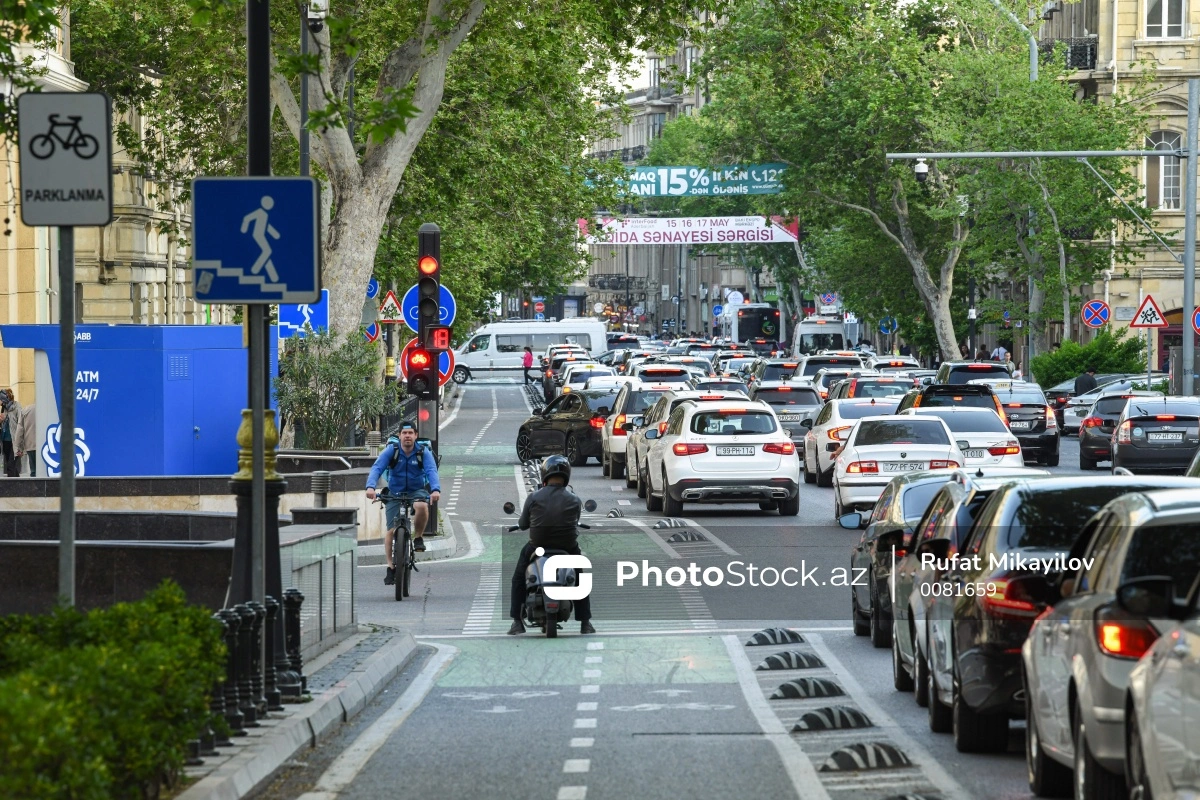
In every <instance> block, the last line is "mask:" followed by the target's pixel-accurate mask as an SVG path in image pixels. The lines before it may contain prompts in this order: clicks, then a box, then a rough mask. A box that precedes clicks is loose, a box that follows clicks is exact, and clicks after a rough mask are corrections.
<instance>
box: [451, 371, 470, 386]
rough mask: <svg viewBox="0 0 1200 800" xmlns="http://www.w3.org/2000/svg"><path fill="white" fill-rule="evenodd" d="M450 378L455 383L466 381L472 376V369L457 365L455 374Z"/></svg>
mask: <svg viewBox="0 0 1200 800" xmlns="http://www.w3.org/2000/svg"><path fill="white" fill-rule="evenodd" d="M450 378H451V379H452V380H453V381H454V382H455V383H466V382H467V381H468V380H470V378H471V371H470V370H469V369H467V368H466V367H455V368H454V374H453V375H451V376H450Z"/></svg>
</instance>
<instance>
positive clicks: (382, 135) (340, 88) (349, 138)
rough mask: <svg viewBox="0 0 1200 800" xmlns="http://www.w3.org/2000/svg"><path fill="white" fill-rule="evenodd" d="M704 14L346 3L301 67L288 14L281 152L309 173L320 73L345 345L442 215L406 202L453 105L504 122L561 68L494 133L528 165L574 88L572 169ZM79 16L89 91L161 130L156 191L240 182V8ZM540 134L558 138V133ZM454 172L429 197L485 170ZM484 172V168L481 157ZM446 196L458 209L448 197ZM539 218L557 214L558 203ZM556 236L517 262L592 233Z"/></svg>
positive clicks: (155, 156) (336, 304)
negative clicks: (393, 245) (298, 142)
mask: <svg viewBox="0 0 1200 800" xmlns="http://www.w3.org/2000/svg"><path fill="white" fill-rule="evenodd" d="M703 5H704V3H703V0H697V2H693V0H667V1H666V2H656V3H651V4H648V5H647V4H642V3H637V2H634V0H600V1H599V2H595V1H594V0H588V1H585V0H565V2H560V3H557V4H554V5H553V6H538V5H530V4H528V3H523V2H518V1H517V0H423V2H396V1H395V0H392V2H381V3H351V2H349V0H345V2H335V3H333V8H332V12H331V16H330V17H329V18H328V19H327V20H326V21H325V24H324V25H323V26H322V27H321V29H320V30H319V31H317V32H316V33H315V34H312V35H311V40H310V44H311V50H310V52H311V55H309V56H308V57H301V56H300V55H299V54H298V50H299V47H298V43H299V34H298V33H297V28H298V25H299V20H298V18H297V15H296V13H295V10H296V8H297V6H296V5H286V6H285V5H283V4H281V3H278V2H277V3H276V4H275V6H274V8H273V9H272V24H273V29H274V36H273V41H274V54H273V62H272V63H273V65H274V73H273V76H272V84H271V90H272V98H273V100H274V102H275V104H276V106H277V110H278V112H279V115H278V116H279V119H280V120H281V121H282V122H283V123H284V125H285V126H286V127H285V128H284V129H283V130H284V131H286V132H287V133H290V137H289V138H288V139H285V138H284V136H285V135H286V134H284V133H283V131H280V135H278V136H276V143H277V145H279V147H278V148H277V150H276V153H277V157H276V164H277V165H278V164H281V163H288V162H291V163H294V161H292V154H294V151H295V144H294V140H295V138H296V137H298V135H299V126H300V107H299V100H298V98H297V87H298V85H299V80H298V78H299V76H300V74H302V73H308V74H310V75H311V76H312V79H311V80H310V81H309V98H308V100H309V106H310V109H311V116H310V120H309V128H310V130H311V133H312V145H311V148H312V158H313V163H314V165H315V171H314V174H318V175H319V176H320V177H321V179H322V181H323V184H324V186H325V187H326V195H327V196H326V199H327V201H328V206H329V207H328V220H327V227H326V231H325V234H326V236H325V241H324V243H323V260H324V274H323V282H324V284H325V286H327V287H328V288H329V290H330V303H331V309H330V321H331V324H332V327H333V329H334V330H335V331H338V332H347V331H352V330H356V329H357V327H358V324H359V315H360V312H361V306H362V291H363V288H364V287H365V286H366V284H367V282H368V279H369V278H370V276H371V273H372V270H373V268H374V267H375V266H376V250H377V246H378V243H379V241H380V237H381V234H382V233H383V231H384V229H385V226H386V225H388V223H389V221H390V222H391V223H392V224H393V231H394V232H395V233H396V234H397V235H402V234H403V232H404V231H405V230H406V227H405V226H406V225H411V224H413V223H415V222H417V221H418V220H416V216H417V215H418V214H424V213H425V211H426V208H427V206H426V204H425V203H423V202H421V201H420V200H419V199H418V198H417V197H416V196H415V195H409V187H408V186H407V185H403V188H402V182H403V181H404V179H405V177H406V175H407V172H408V169H409V167H410V165H412V164H413V163H414V160H415V159H416V158H417V154H418V151H419V150H420V149H421V145H422V144H424V143H425V141H426V134H427V132H429V131H430V130H437V131H439V132H440V133H441V134H442V138H443V139H444V138H445V137H447V136H452V135H453V133H455V131H453V130H452V126H453V121H452V120H453V119H455V118H456V117H455V116H454V115H453V114H451V115H448V119H447V120H446V124H445V125H441V124H438V123H437V122H435V121H436V120H437V118H438V114H439V112H440V111H441V109H442V108H443V101H444V100H445V99H446V98H447V97H453V98H457V99H458V100H459V101H461V102H462V103H463V104H464V105H465V106H469V105H470V101H472V100H474V101H478V102H482V101H486V103H484V105H486V106H487V107H488V108H489V109H490V110H492V111H496V112H499V111H502V110H503V106H504V103H503V102H500V103H497V100H501V101H503V100H505V99H516V95H513V94H510V96H509V97H508V98H500V97H497V95H496V94H495V93H492V94H489V89H488V86H487V81H488V79H489V77H494V76H496V75H503V79H502V81H501V83H502V84H504V85H508V86H510V87H511V85H512V82H513V81H514V80H515V77H516V76H518V75H519V73H518V69H519V67H521V66H522V65H528V64H530V63H531V62H532V61H533V60H534V57H535V56H537V55H542V54H547V55H550V56H552V58H553V59H554V61H553V63H554V64H556V65H557V66H559V67H560V68H561V69H562V73H561V74H559V75H558V76H556V82H555V86H554V87H553V92H549V93H546V94H544V95H543V94H542V93H541V87H539V86H538V85H537V84H530V85H527V86H525V87H523V89H522V90H521V91H522V92H523V93H524V94H525V95H527V97H526V98H525V99H524V100H519V101H518V102H517V103H516V105H517V106H518V107H519V108H521V109H522V110H523V113H514V114H513V115H512V116H511V117H510V118H509V119H508V120H504V119H503V118H502V115H500V116H493V117H491V119H490V123H492V124H495V123H498V122H507V123H508V124H510V125H511V126H512V130H511V131H510V132H511V133H513V134H514V135H512V136H511V137H509V146H510V147H513V146H518V147H519V146H520V145H521V144H522V143H524V137H523V136H522V135H521V134H522V133H524V132H525V131H526V130H528V128H527V127H524V126H528V125H529V124H530V122H531V118H530V115H531V113H532V109H533V107H534V104H533V102H532V101H533V99H537V98H540V99H542V100H544V101H547V102H545V103H543V106H542V108H541V111H540V114H541V116H542V117H543V118H544V119H545V120H546V121H548V122H549V123H553V122H554V121H555V117H556V115H557V113H558V112H559V110H560V108H559V107H558V106H557V105H555V103H558V102H561V100H562V97H563V91H562V88H563V86H564V85H566V84H571V85H572V86H573V89H574V92H573V94H572V102H573V103H574V104H575V105H576V108H575V109H574V110H573V111H572V114H571V117H572V118H571V121H570V124H568V125H562V126H559V127H558V128H556V129H555V130H554V131H553V133H554V135H556V136H558V137H560V138H559V139H558V142H557V144H558V145H559V146H558V147H557V148H555V150H554V153H555V154H556V155H564V154H565V153H567V152H568V151H567V147H566V139H565V136H566V132H567V131H570V132H571V133H572V134H578V131H577V130H574V129H573V127H574V126H577V125H578V123H579V121H580V117H579V115H578V113H577V112H578V106H580V105H586V106H587V107H589V108H591V109H592V117H591V119H590V121H589V126H590V127H591V129H592V131H593V132H594V133H595V134H596V135H597V136H600V135H603V133H604V131H603V130H602V129H603V127H604V124H605V120H606V117H607V115H606V114H605V113H604V111H603V108H602V104H593V101H598V100H603V99H604V98H605V97H606V96H607V89H606V86H607V83H606V78H607V75H608V72H609V70H610V68H612V67H614V66H617V65H620V64H621V63H622V62H624V61H625V60H627V59H628V57H629V53H630V52H631V49H632V47H633V46H635V45H638V44H642V45H646V44H648V43H650V42H652V41H653V40H657V39H665V40H674V39H675V38H678V37H680V36H682V34H683V33H684V31H685V29H686V26H687V20H688V19H689V16H688V12H690V11H691V10H692V9H694V8H699V7H703ZM74 7H75V8H77V9H79V12H80V13H79V15H78V17H77V20H78V23H77V24H78V27H77V29H76V35H77V36H79V37H80V39H81V40H83V43H84V47H83V48H82V49H81V51H80V52H81V56H83V57H81V59H80V62H79V71H80V74H81V75H82V76H83V77H84V78H85V79H87V80H91V81H93V82H94V83H97V84H98V85H102V86H108V87H111V88H110V91H112V92H113V94H114V96H116V97H117V98H118V100H119V103H120V104H123V105H124V107H126V108H130V109H133V110H136V111H138V112H139V113H141V114H143V115H144V117H145V118H146V119H149V120H150V121H151V126H152V131H151V133H152V136H150V137H149V139H148V144H146V145H143V146H141V147H137V148H135V149H134V152H136V154H137V155H138V156H139V157H141V158H142V159H143V160H144V161H145V162H146V163H147V164H155V165H156V166H158V167H160V168H162V170H163V171H162V172H156V173H155V174H157V175H168V174H170V173H171V172H172V171H176V172H177V173H178V172H180V171H181V172H183V173H184V174H186V173H187V172H188V171H189V170H192V171H209V170H210V169H211V171H213V172H216V173H217V174H221V173H224V174H231V173H234V172H237V171H238V170H237V165H238V164H239V163H240V159H241V152H242V148H241V139H242V137H243V135H244V134H243V132H242V130H241V117H242V114H243V111H242V108H243V107H244V100H243V98H244V89H243V88H242V82H243V77H242V75H243V73H244V67H243V66H242V65H243V64H244V56H243V43H242V41H241V40H240V36H237V35H231V34H233V33H234V32H236V31H239V30H240V28H239V27H238V26H239V24H240V21H241V19H242V12H241V10H240V8H239V7H238V6H237V4H236V3H233V2H232V1H231V0H188V2H184V0H161V2H160V0H76V3H75V5H74ZM476 33H479V34H480V35H481V38H484V35H486V36H487V37H490V38H489V43H490V44H492V45H495V47H492V48H489V49H487V50H484V49H482V48H478V49H476V50H475V51H473V52H471V53H469V54H468V55H467V58H472V57H473V58H476V59H478V61H477V63H478V64H482V65H485V69H484V70H483V71H482V73H479V72H475V73H468V72H463V71H461V70H458V71H456V65H457V64H458V63H459V62H461V61H462V60H463V56H464V54H467V53H468V50H467V45H466V43H468V40H469V37H472V36H473V35H475V34H476ZM293 42H294V43H295V44H293ZM352 90H353V94H354V97H355V101H354V108H353V113H352V112H351V103H350V96H351V91H352ZM551 100H553V102H550V101H551ZM462 107H463V106H460V107H459V108H458V109H457V110H456V112H455V113H459V112H461V110H462ZM457 119H459V120H461V116H460V117H457ZM548 127H553V124H550V125H549V126H548ZM536 133H541V134H546V135H549V134H550V131H549V130H547V129H543V130H541V131H540V132H535V134H536ZM501 138H503V137H497V138H494V139H492V142H493V143H497V142H499V141H500V139H501ZM586 138H588V137H578V136H576V138H573V139H572V141H573V145H572V146H573V147H574V148H575V149H574V150H573V151H571V152H578V151H580V150H582V149H583V148H582V142H583V141H584V140H585V139H586ZM531 141H535V142H542V143H544V142H545V141H546V139H545V138H541V139H539V138H538V136H537V135H534V136H533V137H532V138H531ZM434 144H436V143H434ZM473 144H478V142H474V143H473ZM448 149H452V148H448ZM468 149H470V148H468ZM443 153H445V149H444V150H443ZM516 153H518V154H519V153H520V151H519V150H518V151H516ZM450 155H452V156H454V161H451V162H450V163H444V164H442V165H437V164H433V163H430V164H428V165H427V166H428V167H429V169H428V171H427V172H426V178H427V179H428V180H438V179H439V178H440V177H441V176H442V175H447V176H455V174H456V173H458V175H459V177H461V173H462V170H463V169H464V168H465V167H467V166H468V165H470V164H471V163H472V161H471V158H470V157H468V158H466V159H465V160H463V159H459V158H458V157H457V154H455V153H451V154H450ZM470 155H473V156H475V157H479V156H481V155H482V153H481V152H480V151H478V150H477V151H475V152H474V153H472V154H470ZM493 155H496V153H493ZM507 155H509V156H512V155H513V152H512V151H510V152H508V153H507ZM474 163H478V161H476V162H474ZM571 163H578V162H577V161H573V162H569V163H568V164H567V165H564V164H563V163H561V161H560V162H558V163H554V159H553V158H547V159H543V160H540V161H539V160H537V159H533V158H530V159H528V161H527V164H526V166H528V167H532V168H533V169H531V171H529V172H526V173H524V174H520V175H517V176H514V175H513V174H512V173H511V172H510V173H508V174H504V175H499V176H495V177H496V178H497V180H499V181H502V182H506V183H505V184H504V185H507V186H508V187H510V188H513V189H516V188H517V187H526V186H529V185H531V184H532V185H537V183H538V182H539V181H543V180H544V181H545V182H546V183H547V184H550V185H552V186H553V185H558V181H556V180H554V179H553V178H552V177H551V175H550V173H551V171H555V170H562V169H563V168H564V166H567V167H568V168H569V167H570V164H571ZM439 167H442V168H444V169H441V168H439ZM414 177H415V176H414ZM586 177H587V176H586V175H585V174H584V173H583V171H582V170H574V171H572V172H571V173H570V178H571V180H574V181H577V182H580V183H582V182H583V181H584V180H585V179H586ZM416 183H418V184H420V183H421V182H416ZM398 191H399V192H400V194H401V195H404V199H405V200H406V201H408V200H411V201H412V202H411V203H407V202H406V203H402V204H401V213H395V212H396V211H397V209H395V208H394V201H395V200H396V197H397V193H398ZM438 192H445V193H444V194H442V196H440V197H438V196H437V194H438ZM426 199H427V200H428V201H429V203H428V207H430V208H434V209H435V210H443V209H446V208H451V207H452V208H454V209H456V210H468V211H469V210H471V208H472V207H471V205H470V204H469V203H468V204H467V205H466V206H465V207H464V206H463V205H460V204H459V203H457V202H452V201H456V200H458V199H460V198H456V197H454V195H453V194H451V193H449V191H448V190H446V189H444V188H443V187H439V188H438V189H437V191H436V192H434V194H433V196H432V197H427V198H426ZM472 199H477V198H472ZM490 199H493V200H494V198H490ZM522 199H524V198H523V197H522V193H521V192H520V191H513V192H511V193H510V198H509V203H510V205H509V208H510V209H511V208H516V207H520V203H521V200H522ZM539 202H540V203H541V204H542V206H543V207H544V203H545V200H544V198H539ZM572 205H574V204H572ZM480 207H482V210H483V211H484V212H485V213H486V210H487V203H481V204H480V206H477V207H475V209H474V210H476V211H479V210H480ZM530 207H531V208H536V207H538V206H537V204H536V203H535V204H530ZM566 210H567V209H563V211H566ZM570 211H572V212H574V211H575V209H574V208H573V207H572V208H570ZM421 221H424V220H421ZM454 221H455V222H470V223H472V224H474V223H475V221H476V220H475V219H474V218H473V217H472V216H470V215H469V214H468V215H467V217H466V219H463V220H454ZM541 224H542V226H543V227H544V229H545V231H546V235H545V236H544V237H543V238H542V239H541V240H540V241H539V240H537V237H536V234H537V232H536V231H528V230H519V229H516V228H511V229H510V231H509V239H510V244H509V247H508V249H509V250H520V249H521V248H520V244H519V243H520V242H521V241H522V239H524V240H525V241H529V240H530V239H534V241H535V243H536V244H537V245H538V247H537V248H535V249H534V251H533V252H532V253H530V255H531V256H535V257H536V256H539V255H542V254H544V253H545V252H546V251H547V250H551V251H554V252H555V253H557V254H560V255H561V253H563V252H565V249H566V248H565V246H564V243H563V242H564V238H565V232H566V231H568V230H572V229H573V227H574V219H566V218H565V215H561V216H560V217H558V218H552V219H545V220H542V221H541ZM493 230H494V229H493ZM539 251H540V252H539ZM488 261H489V262H491V260H490V259H489V260H488ZM488 265H489V266H490V265H491V263H489V264H488ZM506 266H507V269H508V271H509V274H510V275H511V274H512V273H513V271H514V270H522V271H523V265H522V264H520V263H519V262H510V263H508V264H507V265H506ZM560 266H561V264H560ZM481 274H486V273H481ZM490 280H491V279H490V278H488V277H484V278H481V279H480V281H479V285H480V286H485V285H487V286H489V288H491V289H492V290H494V286H492V285H490Z"/></svg>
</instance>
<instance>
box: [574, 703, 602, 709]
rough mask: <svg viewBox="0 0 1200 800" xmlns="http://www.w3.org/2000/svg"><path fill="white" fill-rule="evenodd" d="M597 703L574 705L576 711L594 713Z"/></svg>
mask: <svg viewBox="0 0 1200 800" xmlns="http://www.w3.org/2000/svg"><path fill="white" fill-rule="evenodd" d="M598 705H599V703H576V704H575V710H576V711H595V710H596V708H597V706H598Z"/></svg>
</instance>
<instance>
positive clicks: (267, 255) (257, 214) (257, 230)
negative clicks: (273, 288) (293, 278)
mask: <svg viewBox="0 0 1200 800" xmlns="http://www.w3.org/2000/svg"><path fill="white" fill-rule="evenodd" d="M274 207H275V199H274V198H272V197H271V196H270V195H264V196H263V199H262V200H260V201H259V206H258V208H257V209H255V210H254V211H251V212H250V213H249V214H247V215H246V216H244V217H242V233H245V232H246V230H247V229H248V228H249V227H250V224H251V223H254V232H253V233H251V234H250V235H251V237H252V238H253V239H254V243H255V244H257V245H258V249H259V251H260V252H259V254H258V260H257V261H255V262H254V266H252V267H251V268H250V274H251V275H257V274H258V273H259V272H262V270H263V268H264V267H265V268H266V270H267V275H268V277H270V278H271V283H279V273H278V272H276V271H275V265H274V264H272V263H271V243H270V242H268V241H267V236H268V235H270V237H271V238H272V239H278V238H279V231H277V230H275V226H274V225H272V224H271V223H270V222H268V221H267V212H268V211H270V210H271V209H272V208H274Z"/></svg>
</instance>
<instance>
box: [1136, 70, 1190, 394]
mask: <svg viewBox="0 0 1200 800" xmlns="http://www.w3.org/2000/svg"><path fill="white" fill-rule="evenodd" d="M1198 127H1200V78H1189V79H1188V121H1187V158H1185V159H1184V163H1185V164H1187V175H1186V176H1185V177H1184V179H1183V180H1184V186H1185V187H1187V191H1186V194H1187V204H1186V209H1187V210H1186V211H1185V212H1184V215H1183V225H1184V227H1183V318H1184V319H1185V320H1190V319H1191V318H1192V314H1193V312H1194V311H1195V310H1196V175H1197V169H1196V166H1197V165H1196V162H1197V161H1200V149H1198V146H1197V145H1198V143H1197V137H1198V135H1200V132H1198V130H1197V129H1198ZM1195 361H1196V341H1195V339H1194V338H1193V337H1192V335H1191V334H1190V333H1188V332H1187V328H1186V327H1185V328H1184V329H1183V393H1184V394H1186V395H1193V394H1195V393H1196V375H1195V366H1196V365H1195ZM1146 363H1147V364H1149V363H1150V359H1149V353H1148V352H1147V359H1146Z"/></svg>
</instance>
